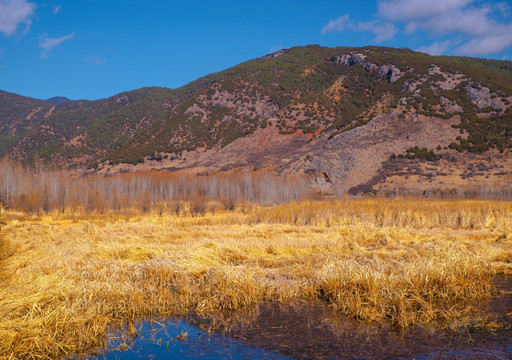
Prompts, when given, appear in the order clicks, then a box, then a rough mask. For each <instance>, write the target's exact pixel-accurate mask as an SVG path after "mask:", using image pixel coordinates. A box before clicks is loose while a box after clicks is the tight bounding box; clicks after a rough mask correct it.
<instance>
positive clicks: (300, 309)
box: [99, 277, 512, 360]
mask: <svg viewBox="0 0 512 360" xmlns="http://www.w3.org/2000/svg"><path fill="white" fill-rule="evenodd" d="M497 285H498V286H500V287H502V288H504V289H507V290H509V291H510V289H512V277H507V278H501V279H498V281H497ZM480 306H482V307H483V308H485V309H486V310H487V311H488V312H490V313H492V314H494V316H495V318H496V319H498V320H500V321H501V322H502V323H505V324H506V326H505V327H504V328H502V329H499V330H498V331H495V332H490V331H487V330H482V329H470V330H468V331H466V332H462V333H461V332H457V333H455V332H446V331H434V330H432V329H427V328H422V327H414V328H408V329H407V330H406V331H403V330H400V329H398V328H395V327H393V326H392V325H390V324H382V323H379V324H375V323H366V322H361V321H356V320H354V319H351V318H348V317H345V316H342V315H340V314H337V313H335V312H333V311H332V310H331V309H330V308H329V307H328V306H326V304H324V303H322V302H320V301H318V302H306V301H296V302H293V303H286V304H276V303H261V304H258V305H257V306H255V307H253V308H251V309H245V310H242V311H237V312H232V313H223V314H209V315H198V314H191V315H189V316H187V317H185V318H183V319H174V320H170V321H167V322H165V323H163V322H159V323H156V322H143V323H141V324H140V325H139V327H140V328H139V329H138V330H139V331H138V335H137V337H136V338H134V339H130V340H126V339H125V340H123V339H113V342H112V347H117V348H119V350H114V351H109V352H107V353H106V354H105V355H103V356H100V357H99V359H124V360H131V359H198V358H200V359H212V360H213V359H366V360H377V359H397V360H406V359H408V360H412V359H417V360H434V359H436V360H437V359H442V360H452V359H453V360H454V359H457V360H460V359H474V360H476V359H494V360H499V359H512V317H511V316H512V314H511V312H512V294H510V293H506V294H501V295H500V296H497V297H495V298H494V299H492V300H490V301H488V302H486V303H484V304H481V305H480ZM185 333H187V334H188V338H186V339H185V338H183V334H185ZM180 334H182V338H183V339H182V340H179V339H177V338H178V337H179V336H180ZM122 344H125V345H122ZM122 348H123V351H121V349H122Z"/></svg>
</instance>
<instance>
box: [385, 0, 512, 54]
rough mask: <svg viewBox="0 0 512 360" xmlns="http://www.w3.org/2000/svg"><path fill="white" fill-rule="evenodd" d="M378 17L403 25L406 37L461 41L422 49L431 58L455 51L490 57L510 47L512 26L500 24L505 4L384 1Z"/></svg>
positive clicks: (506, 9) (456, 0)
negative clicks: (422, 35)
mask: <svg viewBox="0 0 512 360" xmlns="http://www.w3.org/2000/svg"><path fill="white" fill-rule="evenodd" d="M378 8H379V13H378V15H379V16H380V17H381V18H382V19H384V20H387V21H393V22H398V23H401V24H403V25H405V31H404V33H405V34H408V35H410V34H413V33H416V32H418V31H420V30H423V31H426V32H427V33H429V34H430V35H431V36H433V37H437V36H443V37H446V36H453V37H457V38H458V37H461V38H462V42H463V43H462V45H457V44H456V43H455V42H453V41H452V42H446V41H443V42H435V43H434V44H432V45H430V46H425V47H421V48H420V49H418V50H420V51H424V52H428V53H431V54H442V53H446V52H448V51H449V50H450V48H452V47H456V48H455V49H454V50H453V49H451V50H453V51H454V53H456V54H458V55H489V54H495V53H498V52H500V51H502V50H504V49H506V48H508V47H510V46H512V23H500V22H499V20H498V18H499V17H500V16H501V17H503V18H505V17H507V16H508V12H509V6H508V5H507V4H506V3H498V4H494V5H493V4H491V3H489V2H485V1H475V0H429V1H424V0H387V1H382V0H381V1H379V3H378Z"/></svg>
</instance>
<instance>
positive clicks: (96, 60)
mask: <svg viewBox="0 0 512 360" xmlns="http://www.w3.org/2000/svg"><path fill="white" fill-rule="evenodd" d="M84 62H87V63H90V64H94V65H103V64H105V63H106V62H107V59H103V58H101V57H99V56H98V55H89V56H87V57H86V58H84Z"/></svg>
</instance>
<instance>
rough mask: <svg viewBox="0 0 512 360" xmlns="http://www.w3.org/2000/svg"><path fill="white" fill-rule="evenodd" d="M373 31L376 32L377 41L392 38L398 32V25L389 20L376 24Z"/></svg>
mask: <svg viewBox="0 0 512 360" xmlns="http://www.w3.org/2000/svg"><path fill="white" fill-rule="evenodd" d="M371 31H372V32H373V33H374V34H375V41H376V42H383V41H386V40H391V39H392V38H394V37H395V35H396V34H397V33H398V29H397V28H396V26H395V25H393V24H391V23H389V22H386V23H383V24H381V23H379V24H376V25H375V26H374V27H373V28H372V30H371Z"/></svg>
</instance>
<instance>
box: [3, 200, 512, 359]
mask: <svg viewBox="0 0 512 360" xmlns="http://www.w3.org/2000/svg"><path fill="white" fill-rule="evenodd" d="M189 206H191V204H180V207H179V209H180V211H177V212H173V213H171V212H159V211H158V210H157V209H158V206H153V208H154V209H155V210H153V212H152V213H150V214H143V213H140V214H139V213H138V212H137V211H136V210H134V211H133V212H130V213H114V212H110V213H107V214H104V215H97V216H94V215H87V216H85V215H83V216H81V215H76V214H73V213H66V212H65V213H64V214H57V213H56V214H54V215H48V216H43V217H38V216H36V215H25V214H23V213H16V212H6V213H5V214H4V215H5V216H4V219H6V222H7V223H8V225H7V226H5V227H4V228H3V229H2V233H1V236H2V237H0V249H1V251H2V256H0V274H1V275H0V282H1V287H0V357H3V358H7V359H8V358H21V359H24V358H26V359H36V358H38V359H41V358H48V359H50V358H51V359H55V358H63V357H66V356H70V355H71V354H79V355H80V354H87V353H90V352H91V351H94V350H98V349H102V348H104V347H106V346H107V339H108V334H109V333H111V332H112V331H115V330H116V329H127V330H129V331H131V332H132V333H136V331H137V330H136V326H135V324H136V323H137V321H139V320H140V319H142V318H155V317H160V318H161V317H170V316H176V315H184V314H187V313H189V312H197V313H204V314H208V313H218V312H221V311H224V310H233V309H239V308H242V307H247V306H250V305H252V304H255V303H258V302H260V301H288V300H293V299H306V300H308V299H309V300H315V299H320V300H323V301H325V302H327V303H328V304H330V305H331V306H332V307H333V308H334V309H336V310H337V311H340V312H341V313H344V314H347V315H348V316H351V317H354V318H357V319H361V320H365V321H386V322H391V323H393V324H396V325H397V326H401V327H407V326H410V325H413V324H421V325H426V326H433V327H442V328H452V329H457V328H460V327H467V326H491V327H494V326H495V325H496V324H495V323H494V322H493V319H492V317H490V315H489V314H486V313H483V312H481V311H477V310H475V308H474V307H473V306H472V304H474V301H475V300H478V299H486V298H489V297H490V295H491V292H492V286H491V279H492V276H493V275H495V274H510V273H511V272H512V271H511V270H512V266H511V264H512V251H511V250H510V249H512V238H511V236H510V235H509V234H510V231H511V230H512V224H511V221H512V220H511V219H512V204H511V203H508V202H495V201H476V200H460V201H446V200H429V201H425V200H416V199H396V200H380V199H371V200H350V201H349V200H347V201H324V202H301V203H291V204H289V205H287V206H274V207H261V206H257V205H251V206H247V205H243V206H238V207H237V208H235V210H234V211H228V210H222V209H223V208H224V206H222V204H221V205H220V206H219V208H220V209H219V208H218V209H217V210H215V211H208V210H203V206H202V205H201V206H200V210H201V211H197V212H195V213H194V216H190V215H187V214H189V212H182V211H181V209H183V208H185V207H189ZM192 206H193V204H192ZM207 209H208V207H207ZM176 213H177V214H178V215H176Z"/></svg>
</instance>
